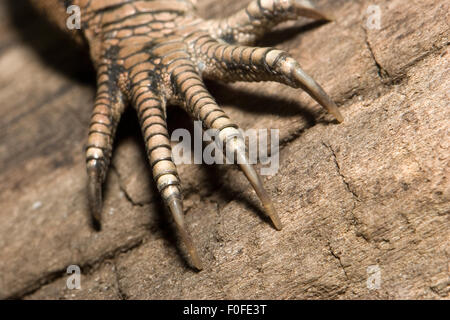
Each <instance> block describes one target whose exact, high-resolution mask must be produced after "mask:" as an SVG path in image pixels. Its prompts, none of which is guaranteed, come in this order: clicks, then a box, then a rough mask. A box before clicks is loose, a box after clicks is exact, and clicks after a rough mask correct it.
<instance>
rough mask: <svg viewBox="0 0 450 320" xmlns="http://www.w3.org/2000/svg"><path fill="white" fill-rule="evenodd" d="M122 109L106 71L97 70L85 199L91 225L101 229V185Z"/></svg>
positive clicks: (120, 97) (107, 166)
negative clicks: (87, 204)
mask: <svg viewBox="0 0 450 320" xmlns="http://www.w3.org/2000/svg"><path fill="white" fill-rule="evenodd" d="M124 109H125V100H124V97H123V95H122V93H121V91H120V90H119V89H118V88H117V87H116V85H115V82H114V81H113V79H111V78H110V75H109V73H108V68H107V67H106V66H103V67H100V68H99V72H98V76H97V93H96V98H95V104H94V109H93V111H92V115H91V123H90V126H89V136H88V142H87V146H86V167H87V173H88V179H89V182H88V197H89V204H90V207H91V213H92V216H93V219H94V223H95V225H96V226H97V227H100V221H101V212H102V184H103V182H104V180H105V178H106V173H107V171H108V168H109V163H110V160H111V154H112V146H113V140H114V135H115V131H116V128H117V125H118V123H119V120H120V116H121V115H122V113H123V111H124Z"/></svg>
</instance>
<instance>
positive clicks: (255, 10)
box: [210, 0, 330, 45]
mask: <svg viewBox="0 0 450 320" xmlns="http://www.w3.org/2000/svg"><path fill="white" fill-rule="evenodd" d="M300 16H304V17H308V18H313V19H318V20H330V19H329V18H328V17H327V16H326V15H325V14H323V13H321V12H320V11H318V10H317V9H316V8H315V7H314V5H313V4H312V3H311V2H310V1H309V0H255V1H252V2H251V3H250V4H249V5H248V6H247V7H246V8H245V9H242V10H240V11H238V12H237V13H235V14H233V15H231V16H229V17H228V18H225V19H220V20H213V21H212V22H211V28H210V32H211V34H212V35H214V36H215V37H217V38H220V39H222V40H225V41H226V42H228V43H237V44H241V45H249V44H253V43H254V42H255V41H256V40H257V39H259V38H261V37H262V36H263V35H264V33H266V32H267V31H269V30H270V29H272V28H273V27H274V26H276V25H277V24H279V23H281V22H284V21H287V20H295V19H297V18H298V17H300Z"/></svg>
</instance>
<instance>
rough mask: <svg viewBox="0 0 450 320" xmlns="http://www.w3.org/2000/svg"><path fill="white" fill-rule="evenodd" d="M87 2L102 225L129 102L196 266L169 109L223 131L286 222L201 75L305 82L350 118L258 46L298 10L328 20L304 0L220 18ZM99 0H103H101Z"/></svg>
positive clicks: (289, 62)
mask: <svg viewBox="0 0 450 320" xmlns="http://www.w3.org/2000/svg"><path fill="white" fill-rule="evenodd" d="M80 1H81V2H82V3H85V5H84V7H82V9H83V10H85V15H84V17H85V18H84V21H83V23H84V26H85V31H84V35H85V37H86V39H87V40H88V43H89V45H90V49H91V56H92V58H93V61H94V64H95V66H96V69H97V95H96V101H95V105H94V110H93V113H92V117H91V125H90V131H89V137H88V144H87V149H86V161H87V171H88V176H89V187H88V193H89V199H90V204H91V209H92V214H93V216H94V218H95V220H96V221H98V222H100V217H101V210H102V192H101V190H102V183H103V181H104V179H105V176H106V172H107V169H108V166H109V162H110V159H111V153H112V143H113V138H114V133H115V130H116V127H117V124H118V122H119V120H120V116H121V114H122V113H123V111H124V109H125V107H126V106H127V105H130V106H133V107H134V108H135V110H136V112H137V114H138V119H139V122H140V126H141V130H142V134H143V137H144V141H145V146H146V150H147V154H148V159H149V162H150V165H151V167H152V173H153V178H154V180H155V182H156V185H157V188H158V190H159V192H160V194H161V196H162V199H163V201H164V203H165V204H166V207H167V208H168V210H169V211H170V213H171V214H172V216H173V218H174V221H175V224H176V226H177V229H178V231H179V233H180V235H181V238H182V240H183V243H184V244H185V246H186V248H187V250H188V252H189V255H190V257H191V259H192V264H193V265H194V267H195V268H197V269H199V270H200V269H202V263H201V259H200V256H199V254H198V252H197V250H196V248H195V245H194V243H193V241H192V238H191V236H190V234H189V232H188V229H187V227H186V224H185V222H184V214H183V207H182V192H181V188H180V179H179V176H178V173H177V169H176V166H175V164H174V162H173V159H172V151H171V147H170V140H169V133H168V130H167V124H166V105H167V104H169V103H170V104H175V105H179V106H181V107H182V108H184V109H185V110H186V111H187V112H188V113H189V114H190V115H191V116H192V117H193V118H194V119H197V120H200V121H201V122H202V124H203V126H204V128H205V129H216V130H218V132H219V135H218V136H219V139H220V140H221V142H222V143H223V144H224V145H226V146H227V148H231V150H232V151H234V152H235V155H236V157H237V159H236V160H237V163H238V164H239V166H240V168H241V170H242V171H243V173H244V174H245V176H246V177H247V179H248V180H249V182H250V184H251V185H252V186H253V188H254V190H255V191H256V194H257V195H258V197H259V198H260V200H261V202H262V204H263V206H264V209H265V212H266V214H267V215H268V216H269V217H270V219H271V221H272V223H273V225H274V226H275V228H276V229H278V230H280V229H281V228H282V224H281V220H280V218H279V217H278V215H277V213H276V211H275V209H274V206H273V204H272V201H271V199H270V197H269V195H268V193H267V192H266V191H265V189H264V187H263V185H262V181H261V178H260V176H259V174H258V173H257V172H256V171H255V169H254V168H253V166H252V165H250V164H248V163H249V161H248V159H247V156H246V152H245V151H246V150H245V143H244V139H243V137H242V136H241V134H240V132H239V130H238V127H237V125H236V124H235V123H234V122H233V121H232V120H231V119H230V118H229V117H228V116H227V115H226V114H225V112H224V111H223V109H222V108H221V107H220V106H219V105H218V104H217V103H216V101H215V99H214V97H212V96H211V94H210V93H209V92H208V90H207V89H206V87H205V85H204V83H203V78H211V79H217V80H221V81H277V82H280V83H284V84H287V85H289V86H291V87H294V88H302V89H303V90H305V91H306V92H308V93H309V94H310V95H311V97H313V98H314V99H315V100H316V101H317V102H318V103H319V104H321V105H322V106H323V107H325V108H326V109H327V110H328V111H329V112H330V113H332V114H333V115H334V116H335V117H336V119H337V120H338V121H339V122H342V121H343V117H342V115H341V114H340V112H339V110H338V108H337V107H336V105H335V104H334V102H333V101H332V100H331V99H330V98H329V97H328V96H327V94H326V93H325V92H324V91H323V90H322V88H321V87H320V86H319V84H317V83H316V82H315V81H314V80H313V79H312V78H311V77H309V76H308V75H307V74H306V73H305V72H304V71H303V70H302V69H301V68H300V66H299V64H298V63H297V61H295V60H294V59H293V58H292V57H290V56H289V55H288V54H287V53H286V52H283V51H280V50H277V49H273V48H258V47H251V46H249V45H251V44H252V43H253V42H254V41H255V40H256V39H257V38H259V37H261V36H262V35H263V34H264V32H266V31H267V30H269V29H270V28H272V27H273V26H275V25H276V24H277V23H279V22H282V21H286V20H289V19H295V18H297V17H298V16H308V17H312V18H319V19H324V18H325V15H324V14H321V13H320V12H319V11H317V10H316V9H314V7H313V6H312V5H311V3H310V2H309V1H307V0H256V1H253V2H251V3H250V4H249V5H248V7H247V8H246V9H244V10H241V11H240V12H237V13H236V14H234V15H232V16H230V17H228V18H227V19H222V20H203V19H200V18H198V17H197V16H196V15H195V14H194V13H193V11H192V10H193V6H192V3H191V2H190V1H189V0H183V1H181V0H179V1H172V0H167V1H156V0H155V1H123V2H122V3H120V4H117V5H115V6H112V7H109V8H107V9H105V8H103V7H101V6H100V7H98V8H97V7H93V6H94V4H92V5H91V2H90V1H82V0H80ZM98 3H101V2H98Z"/></svg>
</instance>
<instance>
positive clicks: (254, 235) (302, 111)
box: [0, 0, 450, 299]
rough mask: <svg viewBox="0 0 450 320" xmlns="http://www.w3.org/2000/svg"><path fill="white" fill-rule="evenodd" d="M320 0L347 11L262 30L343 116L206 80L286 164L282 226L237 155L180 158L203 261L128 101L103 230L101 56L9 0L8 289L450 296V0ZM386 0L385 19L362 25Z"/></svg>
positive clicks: (272, 186)
mask: <svg viewBox="0 0 450 320" xmlns="http://www.w3.org/2000/svg"><path fill="white" fill-rule="evenodd" d="M198 2H199V10H200V13H201V15H202V16H207V15H209V16H210V17H220V16H226V15H227V14H230V13H233V12H235V11H236V10H238V9H240V8H242V7H244V6H245V4H246V2H248V1H245V2H243V1H238V0H228V1H216V0H201V1H198ZM318 4H319V7H320V8H323V9H326V10H327V11H328V12H330V13H332V15H333V16H334V17H335V21H333V22H331V23H327V24H320V23H311V22H310V21H308V20H299V21H298V22H291V23H285V24H283V25H281V26H279V27H277V28H276V29H275V30H274V31H273V32H271V33H270V34H269V35H268V36H266V37H265V38H264V39H263V40H262V41H261V42H260V44H261V45H264V46H276V47H278V48H281V49H284V50H287V51H289V52H290V53H291V54H292V55H293V56H294V57H295V58H297V59H298V60H299V62H300V63H301V64H302V66H303V67H304V69H305V70H306V71H308V72H309V73H310V74H311V75H312V76H313V77H314V78H315V79H316V80H318V81H319V82H320V83H321V84H322V85H323V86H324V88H325V89H326V90H327V91H328V92H329V93H330V95H331V96H332V97H333V99H334V100H335V101H336V102H337V103H338V104H339V106H340V110H341V111H342V113H343V115H344V117H345V119H346V121H345V122H344V123H343V124H339V125H338V124H335V123H334V122H333V121H332V117H331V116H329V115H326V114H325V113H324V112H323V111H322V109H321V108H320V107H319V106H318V105H317V104H316V103H314V102H313V100H312V99H310V98H309V97H308V96H307V95H306V94H305V93H302V92H301V91H299V90H294V89H291V88H288V87H286V86H283V85H280V84H274V83H267V84H235V85H223V84H218V83H213V82H208V88H209V89H210V90H211V92H212V94H213V95H214V96H215V97H216V98H217V101H218V102H219V104H220V105H222V106H224V108H225V110H226V111H227V113H229V114H230V116H231V117H232V118H233V119H234V120H236V122H237V123H238V124H239V125H240V126H241V127H242V128H279V129H280V137H281V156H280V170H279V171H278V173H277V174H275V175H274V176H271V177H266V178H265V179H264V180H265V185H266V187H267V189H268V190H269V192H270V194H271V196H272V198H273V200H274V201H275V205H276V206H277V208H278V211H279V214H280V217H281V219H282V221H283V223H284V229H283V230H282V231H276V230H274V229H273V228H271V226H270V224H269V223H268V222H267V221H266V220H265V219H264V218H262V213H261V212H262V211H261V207H260V204H259V202H258V200H257V198H256V196H255V194H254V192H253V191H252V190H251V187H250V185H249V184H248V182H247V181H246V180H245V178H244V177H243V175H242V174H241V173H240V172H239V171H238V170H237V169H235V168H233V167H230V166H206V165H181V166H179V173H180V178H181V182H182V187H183V190H184V196H185V199H184V205H185V207H186V221H187V223H188V224H189V225H190V229H191V230H192V236H193V237H194V239H195V240H196V243H197V246H198V247H199V249H200V252H201V255H202V257H203V260H204V265H205V269H204V270H203V271H201V272H195V271H194V270H192V269H191V268H189V267H188V265H187V264H186V262H185V261H186V260H185V258H186V254H185V251H184V249H183V247H182V246H180V245H179V243H178V242H177V237H176V235H175V233H174V227H173V224H172V222H171V220H170V219H169V218H167V214H166V213H165V212H164V210H163V207H162V204H161V199H160V197H159V196H158V195H157V192H156V190H155V187H154V183H153V182H152V179H151V172H150V168H149V166H148V165H147V161H146V156H145V149H144V145H143V141H142V138H141V135H140V130H139V127H138V122H137V119H136V116H135V115H134V113H133V112H127V113H126V114H125V116H124V118H123V120H122V123H121V124H120V125H119V129H118V138H117V141H116V143H115V150H114V155H113V159H112V170H111V171H110V173H109V174H108V177H107V182H106V186H105V203H104V209H103V218H104V219H103V228H102V230H101V231H100V232H96V231H95V230H94V229H93V228H92V226H91V224H90V219H89V212H88V206H87V193H86V183H87V177H86V170H85V161H84V145H85V143H86V139H87V132H88V125H89V117H90V111H91V109H92V104H93V100H94V93H95V80H94V78H95V77H94V73H93V70H92V67H91V66H90V65H89V62H88V61H89V59H88V57H87V56H86V54H84V53H83V52H82V51H80V50H78V49H77V47H76V46H74V45H73V44H72V43H71V42H70V39H66V37H65V36H64V35H63V34H61V33H58V32H57V31H55V30H54V29H53V28H51V27H50V26H49V25H48V24H47V23H46V22H45V21H43V20H42V19H41V18H39V17H37V15H36V13H35V12H33V11H32V10H31V9H30V7H29V6H28V4H27V3H26V2H25V1H13V0H8V1H2V2H1V3H0V34H1V37H0V69H1V70H2V72H1V73H0V101H1V104H2V107H1V108H0V113H1V117H0V123H1V124H0V181H1V182H0V207H1V210H0V297H1V298H25V299H38V298H46V299H54V298H66V299H89V298H95V299H102V298H111V299H155V298H164V299H178V298H185V299H194V298H195V299H205V298H216V299H222V298H227V299H242V298H249V299H251V298H263V299H279V298H280V299H302V298H311V299H325V298H332V299H338V298H339V299H345V298H368V299H372V298H374V299H380V298H388V299H400V298H410V299H411V298H427V299H448V297H449V247H450V246H449V237H450V224H449V215H448V213H449V210H450V204H449V197H450V190H449V183H448V179H449V158H450V157H449V155H450V151H449V121H448V119H449V118H450V111H449V108H448V105H449V96H448V92H449V84H450V77H449V54H448V34H449V31H450V30H449V22H450V21H449V5H448V1H445V0H424V1H418V0H416V1H406V0H392V1H381V0H380V1H370V0H361V1H344V0H339V1H326V0H323V1H318ZM373 4H376V5H379V7H380V9H381V29H379V30H377V29H370V28H367V26H366V21H367V18H368V17H367V14H366V9H367V7H368V6H369V5H373ZM168 118H169V126H170V128H171V129H172V130H173V129H174V128H177V127H184V128H188V129H192V123H191V122H190V120H189V118H188V116H187V115H186V114H185V113H184V112H183V111H182V110H180V109H179V108H171V109H170V110H169V114H168ZM71 264H76V265H79V266H80V267H81V269H82V278H81V285H82V289H81V290H69V289H67V287H66V280H67V277H68V274H67V273H66V268H67V267H68V266H69V265H71ZM372 266H376V268H378V269H379V270H380V277H381V284H380V287H379V288H378V289H375V290H372V289H369V288H368V287H367V280H368V278H370V276H371V273H370V271H368V270H370V268H371V267H372ZM368 268H369V269H368Z"/></svg>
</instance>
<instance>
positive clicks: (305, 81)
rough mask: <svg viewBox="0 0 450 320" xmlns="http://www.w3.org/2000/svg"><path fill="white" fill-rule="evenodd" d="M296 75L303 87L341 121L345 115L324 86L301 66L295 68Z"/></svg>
mask: <svg viewBox="0 0 450 320" xmlns="http://www.w3.org/2000/svg"><path fill="white" fill-rule="evenodd" d="M294 77H295V78H296V80H297V81H298V82H299V83H300V84H301V85H302V89H303V90H305V91H306V92H308V94H309V95H310V96H311V97H312V98H314V100H316V101H317V102H318V103H319V104H320V105H321V106H323V107H324V108H325V109H327V111H328V112H329V113H331V114H332V115H333V116H334V117H335V118H336V120H337V121H338V122H339V123H341V122H343V121H344V117H343V116H342V114H341V112H340V111H339V109H338V107H337V105H336V103H334V101H333V100H331V98H330V97H329V96H328V95H327V94H326V92H325V91H324V90H323V89H322V87H321V86H320V85H319V84H318V83H317V82H316V81H315V80H314V79H313V78H311V77H310V76H309V75H307V74H306V73H305V72H304V71H303V70H302V69H301V68H300V67H297V68H295V72H294Z"/></svg>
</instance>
